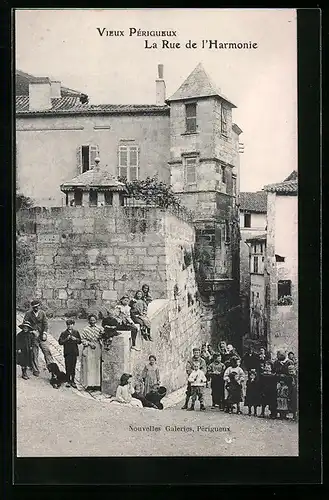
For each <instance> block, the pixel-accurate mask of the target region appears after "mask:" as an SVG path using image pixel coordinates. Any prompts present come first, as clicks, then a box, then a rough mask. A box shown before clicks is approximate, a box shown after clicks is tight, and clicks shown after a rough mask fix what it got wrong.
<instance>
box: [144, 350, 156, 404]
mask: <svg viewBox="0 0 329 500" xmlns="http://www.w3.org/2000/svg"><path fill="white" fill-rule="evenodd" d="M156 360H157V359H156V357H155V356H154V355H153V354H151V355H150V356H149V363H148V364H147V365H145V366H144V369H143V372H142V379H143V382H144V396H146V394H148V393H149V392H152V391H155V390H157V389H158V387H159V386H160V372H159V368H158V367H157V364H156Z"/></svg>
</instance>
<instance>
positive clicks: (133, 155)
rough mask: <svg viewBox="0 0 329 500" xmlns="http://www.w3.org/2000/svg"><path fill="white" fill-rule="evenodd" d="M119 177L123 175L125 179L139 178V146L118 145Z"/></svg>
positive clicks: (133, 179)
mask: <svg viewBox="0 0 329 500" xmlns="http://www.w3.org/2000/svg"><path fill="white" fill-rule="evenodd" d="M118 170H119V172H118V175H119V177H124V178H125V179H127V181H135V180H137V179H139V147H138V146H120V147H119V169H118Z"/></svg>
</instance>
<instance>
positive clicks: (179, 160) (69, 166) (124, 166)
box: [16, 64, 242, 347]
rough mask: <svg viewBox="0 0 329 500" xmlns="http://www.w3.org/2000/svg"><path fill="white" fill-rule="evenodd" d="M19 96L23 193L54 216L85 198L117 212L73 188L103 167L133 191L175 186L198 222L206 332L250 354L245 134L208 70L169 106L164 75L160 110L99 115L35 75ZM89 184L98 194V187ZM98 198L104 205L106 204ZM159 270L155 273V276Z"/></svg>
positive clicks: (118, 108) (198, 71)
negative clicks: (136, 184) (246, 335)
mask: <svg viewBox="0 0 329 500" xmlns="http://www.w3.org/2000/svg"><path fill="white" fill-rule="evenodd" d="M28 76H30V75H28ZM20 78H21V79H22V75H21V77H20ZM18 80H19V78H18V77H17V80H16V83H17V81H18ZM27 83H28V93H27ZM16 89H17V92H21V95H17V96H16V150H17V156H16V163H17V189H18V191H19V192H21V193H23V194H24V195H26V196H29V197H31V198H32V199H33V200H34V202H35V205H37V206H40V207H48V208H50V207H65V206H66V205H68V206H69V208H72V209H73V207H70V203H71V201H72V199H73V198H74V201H72V203H73V204H75V205H76V204H77V202H78V204H79V203H80V200H83V199H84V198H83V196H85V199H86V197H89V198H88V202H87V203H88V204H89V209H92V210H94V209H96V207H95V206H94V207H90V204H94V205H95V204H96V203H97V204H98V203H99V202H100V204H102V203H103V202H104V205H106V204H107V203H108V204H109V205H110V204H111V196H113V195H111V194H106V195H105V194H104V190H102V189H100V186H98V187H97V189H96V190H95V189H92V191H93V194H91V192H90V190H89V194H87V190H86V189H82V190H81V191H84V193H85V194H84V195H83V194H82V193H80V194H77V193H78V191H79V189H73V188H74V183H79V182H82V183H84V181H83V179H86V178H87V177H88V176H89V175H91V176H92V178H93V179H94V178H95V175H96V172H94V173H91V174H90V172H92V170H93V169H95V165H96V163H97V162H96V159H97V158H98V157H100V158H101V164H102V169H103V174H102V176H103V177H104V172H105V171H106V172H107V173H108V175H109V176H112V177H111V178H113V177H117V176H120V177H125V178H126V179H127V180H128V181H132V180H135V179H145V178H146V177H147V176H153V175H155V174H157V176H158V178H159V180H161V181H163V182H165V183H166V184H168V185H171V186H172V188H173V190H174V191H175V193H176V194H177V196H178V197H179V198H180V201H181V203H182V205H183V206H185V207H186V208H188V209H191V210H193V212H194V215H193V221H192V222H193V230H195V242H194V244H193V247H192V246H191V251H192V250H193V252H194V257H195V265H196V268H197V270H198V279H199V290H200V291H201V293H202V295H203V300H204V304H205V308H206V309H205V311H206V312H204V313H203V324H204V325H206V327H207V328H208V330H209V331H211V334H212V336H213V338H214V340H216V341H217V340H218V339H219V338H220V337H225V338H227V339H229V340H230V341H232V342H234V343H235V344H236V345H237V347H240V344H241V322H240V320H241V309H240V303H239V243H240V234H239V212H238V207H237V203H236V200H237V196H238V194H239V136H240V134H241V133H242V131H241V129H240V128H239V127H238V126H237V125H236V124H235V123H234V122H233V118H232V111H233V109H234V108H235V107H236V106H235V105H234V104H233V103H232V102H231V101H230V100H229V99H228V98H227V97H225V95H223V93H222V92H221V91H220V90H219V89H218V88H217V87H216V86H215V85H214V84H213V82H212V81H211V79H210V78H209V76H208V75H207V73H206V72H205V70H204V69H203V67H202V65H201V64H199V65H198V66H197V67H196V68H195V69H194V70H193V71H192V73H191V74H190V75H189V76H188V78H187V79H186V80H185V82H183V83H182V85H181V87H180V88H179V89H178V90H177V92H175V93H174V95H173V96H171V97H170V98H169V99H166V85H165V81H164V79H163V67H162V65H159V67H158V77H157V79H156V81H155V89H156V92H155V104H145V105H135V104H131V105H119V104H99V105H93V104H91V103H90V102H89V99H88V97H87V96H85V95H81V94H80V93H79V92H77V91H72V90H70V89H67V88H63V87H61V84H60V82H54V81H51V80H50V79H49V78H39V77H38V78H36V77H30V78H28V77H26V74H25V83H24V85H20V86H19V85H17V86H16ZM20 89H21V90H20ZM22 89H23V90H22ZM45 173H46V175H45ZM85 184H86V185H90V183H89V181H88V182H87V183H85ZM75 187H76V188H77V187H78V186H77V185H76V184H75ZM96 191H98V192H99V193H101V194H100V195H97V196H98V197H99V196H100V197H101V199H102V201H100V199H98V200H97V201H96V197H95V192H96ZM105 191H108V192H110V191H109V190H105ZM72 197H73V198H72ZM105 197H107V198H105ZM91 200H93V201H92V202H91ZM106 200H107V201H106ZM81 203H82V205H83V204H84V203H83V201H82V202H81ZM75 208H76V209H77V208H78V207H75ZM82 208H83V209H85V208H84V207H82ZM104 209H106V207H105V206H104ZM78 219H79V217H78ZM78 219H77V220H78ZM87 220H88V217H87V214H86V217H85V220H84V221H83V220H80V222H77V224H78V225H79V224H80V223H81V224H82V223H84V224H87ZM63 224H64V223H63ZM95 224H96V222H95ZM64 225H65V224H64ZM96 225H97V224H96ZM86 227H87V226H86ZM93 227H94V226H93ZM87 232H88V231H87ZM56 238H57V237H56ZM132 250H133V249H132ZM143 251H144V250H143ZM127 255H128V254H127ZM129 255H130V254H129ZM67 257H68V258H69V257H70V256H68V255H67ZM71 257H72V256H71ZM141 257H142V256H141ZM150 257H151V256H150ZM154 257H155V256H154ZM131 258H133V255H131ZM41 261H42V258H41V260H40V262H41ZM42 262H44V261H42ZM49 262H50V261H49ZM157 264H158V262H154V264H152V265H153V266H154V267H153V270H154V272H155V271H156V265H157ZM126 265H130V264H129V263H126ZM134 265H135V264H134ZM147 265H148V266H151V262H148V263H147ZM64 295H65V294H64V293H63V296H64ZM159 298H160V297H159ZM63 300H64V299H63Z"/></svg>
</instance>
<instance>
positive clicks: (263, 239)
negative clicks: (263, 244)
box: [246, 233, 267, 243]
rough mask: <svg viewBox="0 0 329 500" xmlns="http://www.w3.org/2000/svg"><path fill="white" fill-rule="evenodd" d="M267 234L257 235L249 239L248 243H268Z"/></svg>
mask: <svg viewBox="0 0 329 500" xmlns="http://www.w3.org/2000/svg"><path fill="white" fill-rule="evenodd" d="M266 238H267V236H266V233H265V234H257V235H256V236H252V237H251V238H248V239H247V240H246V242H247V243H248V242H249V241H266Z"/></svg>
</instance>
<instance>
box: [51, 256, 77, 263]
mask: <svg viewBox="0 0 329 500" xmlns="http://www.w3.org/2000/svg"><path fill="white" fill-rule="evenodd" d="M54 264H55V265H56V266H69V265H72V264H73V257H69V256H67V255H65V256H63V255H61V256H59V257H55V258H54Z"/></svg>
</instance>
